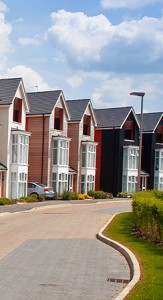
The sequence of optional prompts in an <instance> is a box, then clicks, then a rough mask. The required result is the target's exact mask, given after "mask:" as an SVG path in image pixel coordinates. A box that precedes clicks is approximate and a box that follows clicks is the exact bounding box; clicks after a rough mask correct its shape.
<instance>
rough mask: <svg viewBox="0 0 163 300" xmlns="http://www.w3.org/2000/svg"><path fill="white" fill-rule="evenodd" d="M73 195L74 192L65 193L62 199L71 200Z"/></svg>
mask: <svg viewBox="0 0 163 300" xmlns="http://www.w3.org/2000/svg"><path fill="white" fill-rule="evenodd" d="M71 194H72V192H70V191H64V192H63V193H62V196H61V199H63V200H71V196H72V195H71Z"/></svg>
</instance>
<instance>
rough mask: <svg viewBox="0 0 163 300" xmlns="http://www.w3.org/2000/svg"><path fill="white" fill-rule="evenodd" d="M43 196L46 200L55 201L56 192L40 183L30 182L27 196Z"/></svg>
mask: <svg viewBox="0 0 163 300" xmlns="http://www.w3.org/2000/svg"><path fill="white" fill-rule="evenodd" d="M33 194H35V195H37V196H43V197H45V199H54V191H53V188H52V187H48V186H47V185H45V184H42V183H39V182H28V188H27V195H33Z"/></svg>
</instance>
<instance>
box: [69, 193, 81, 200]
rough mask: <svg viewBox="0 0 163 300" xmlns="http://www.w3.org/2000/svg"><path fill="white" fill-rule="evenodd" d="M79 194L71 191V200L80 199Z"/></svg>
mask: <svg viewBox="0 0 163 300" xmlns="http://www.w3.org/2000/svg"><path fill="white" fill-rule="evenodd" d="M78 199H79V194H78V193H77V192H71V200H78Z"/></svg>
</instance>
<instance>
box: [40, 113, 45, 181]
mask: <svg viewBox="0 0 163 300" xmlns="http://www.w3.org/2000/svg"><path fill="white" fill-rule="evenodd" d="M42 120H43V122H42V160H41V183H43V176H44V140H45V118H44V114H43V115H42Z"/></svg>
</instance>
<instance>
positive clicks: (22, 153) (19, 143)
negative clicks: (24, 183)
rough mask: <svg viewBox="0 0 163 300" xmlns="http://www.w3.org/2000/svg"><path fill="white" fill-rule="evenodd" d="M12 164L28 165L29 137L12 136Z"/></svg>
mask: <svg viewBox="0 0 163 300" xmlns="http://www.w3.org/2000/svg"><path fill="white" fill-rule="evenodd" d="M12 163H16V164H27V163H28V136H25V135H17V134H13V135H12Z"/></svg>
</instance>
